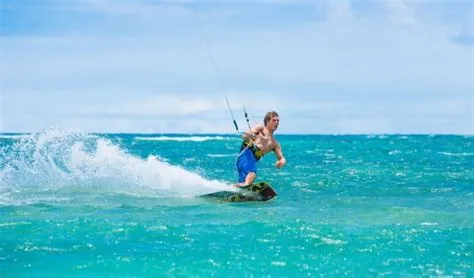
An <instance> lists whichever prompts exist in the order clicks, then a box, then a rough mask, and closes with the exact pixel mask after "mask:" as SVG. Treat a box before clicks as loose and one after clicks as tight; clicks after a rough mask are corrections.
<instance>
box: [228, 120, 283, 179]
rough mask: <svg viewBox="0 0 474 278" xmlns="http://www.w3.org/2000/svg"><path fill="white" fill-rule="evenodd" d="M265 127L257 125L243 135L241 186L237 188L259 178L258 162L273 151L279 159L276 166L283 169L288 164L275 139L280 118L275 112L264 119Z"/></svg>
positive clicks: (239, 156)
mask: <svg viewBox="0 0 474 278" xmlns="http://www.w3.org/2000/svg"><path fill="white" fill-rule="evenodd" d="M263 123H264V125H263V126H262V125H261V124H258V125H256V126H255V127H254V128H252V130H251V131H246V132H244V134H243V135H242V139H244V141H243V143H242V147H241V149H240V153H239V155H238V157H237V163H236V164H237V165H236V166H237V172H238V173H239V184H238V185H237V186H245V185H250V184H252V183H253V182H254V181H255V178H256V177H257V161H258V160H260V158H262V157H263V156H264V155H265V154H267V153H269V152H271V151H273V152H275V155H276V157H277V162H276V163H275V166H276V167H277V168H281V167H282V166H283V165H285V164H286V159H285V157H284V156H283V152H282V151H281V146H280V143H278V142H277V141H276V140H275V138H273V133H274V132H275V131H276V130H277V128H278V124H279V123H280V118H279V117H278V113H277V112H275V111H272V112H268V113H267V114H266V115H265V118H264V119H263Z"/></svg>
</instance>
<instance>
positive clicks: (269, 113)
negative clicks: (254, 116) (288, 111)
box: [263, 111, 279, 125]
mask: <svg viewBox="0 0 474 278" xmlns="http://www.w3.org/2000/svg"><path fill="white" fill-rule="evenodd" d="M273 117H279V116H278V113H277V112H275V111H270V112H268V113H267V114H266V115H265V118H263V125H267V123H268V122H269V121H270V120H271V119H272V118H273Z"/></svg>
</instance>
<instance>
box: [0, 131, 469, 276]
mask: <svg viewBox="0 0 474 278" xmlns="http://www.w3.org/2000/svg"><path fill="white" fill-rule="evenodd" d="M276 137H277V139H278V140H279V141H280V143H281V145H282V148H283V152H284V154H285V156H286V158H287V161H288V163H287V165H286V166H285V167H284V168H282V169H276V168H275V167H274V163H275V156H274V155H273V154H268V155H267V156H265V157H264V158H263V159H262V161H260V162H259V169H258V180H262V181H268V182H269V183H270V184H271V185H272V186H273V187H274V188H275V190H276V191H277V192H278V197H277V198H276V199H273V200H271V201H269V202H248V203H222V202H218V201H217V200H209V199H203V198H199V197H198V196H199V195H201V194H205V193H210V192H215V191H219V190H223V189H229V188H231V187H230V184H232V183H234V182H235V181H236V179H237V173H236V170H235V166H234V165H235V157H236V154H237V151H238V149H239V146H240V143H241V141H240V139H239V138H238V136H237V135H215V134H214V135H213V134H208V135H180V134H152V135H150V134H146V135H145V134H84V133H79V132H74V131H65V130H47V131H44V132H41V133H35V134H0V216H1V217H0V277H60V276H63V277H310V276H323V277H340V276H349V277H367V276H369V277H374V276H388V277H400V276H401V277H406V276H411V277H413V276H453V277H473V276H474V170H473V169H474V168H473V166H474V137H472V136H447V135H444V136H443V135H431V136H428V135H359V136H355V135H354V136H346V135H278V134H277V135H276Z"/></svg>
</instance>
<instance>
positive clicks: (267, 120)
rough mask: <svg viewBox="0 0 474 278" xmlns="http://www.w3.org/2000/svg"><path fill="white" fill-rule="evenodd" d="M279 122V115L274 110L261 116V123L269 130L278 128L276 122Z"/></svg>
mask: <svg viewBox="0 0 474 278" xmlns="http://www.w3.org/2000/svg"><path fill="white" fill-rule="evenodd" d="M279 123H280V117H279V116H278V113H277V112H275V111H270V112H268V113H267V114H266V115H265V117H264V118H263V124H264V125H265V127H266V128H268V129H270V130H276V129H277V128H278V124H279Z"/></svg>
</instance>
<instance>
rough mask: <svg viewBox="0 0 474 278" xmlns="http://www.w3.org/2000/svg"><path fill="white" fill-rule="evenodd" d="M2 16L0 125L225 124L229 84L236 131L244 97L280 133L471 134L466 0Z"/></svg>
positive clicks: (121, 2) (470, 18)
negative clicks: (273, 119)
mask: <svg viewBox="0 0 474 278" xmlns="http://www.w3.org/2000/svg"><path fill="white" fill-rule="evenodd" d="M1 13H2V14H1V26H2V28H1V30H0V32H1V33H0V35H1V37H0V49H1V57H0V63H1V64H0V65H1V74H0V82H1V83H0V86H1V87H0V89H1V98H0V109H1V111H0V132H30V131H41V130H43V129H46V128H49V127H59V128H67V129H79V130H82V131H90V132H146V133H148V132H157V133H232V132H233V131H234V130H233V125H232V119H231V117H230V114H229V112H228V110H227V106H226V102H225V98H224V96H225V95H227V97H228V99H229V101H230V103H231V105H232V108H233V111H234V114H235V116H236V118H237V121H238V122H239V126H240V128H241V129H242V130H243V129H245V126H246V124H245V121H244V118H243V112H242V107H243V105H245V106H246V108H247V111H248V112H249V113H251V114H252V116H253V117H254V118H256V119H257V120H258V121H260V120H261V118H262V117H263V115H264V114H265V112H266V111H269V110H276V111H278V112H279V113H280V117H281V126H280V130H279V132H280V133H317V134H319V133H322V134H328V133H329V134H334V133H337V134H341V133H344V134H360V133H370V134H372V133H417V134H420V133H423V134H425V133H427V134H433V133H441V134H446V133H448V134H474V120H473V118H474V5H473V4H472V2H471V1H467V0H446V1H440V0H435V1H423V0H386V1H382V0H380V1H379V0H377V1H376V0H368V1H362V0H358V1H348V0H338V1H329V0H320V1H289V0H288V1H285V0H273V1H272V0H266V1H264V0H261V1H248V0H245V1H192V0H187V1H186V0H181V1H178V0H176V1H152V0H141V1H139V0H116V1H111V0H110V1H108V0H67V1H66V0H37V1H30V0H28V1H26V0H20V1H2V6H1ZM199 22H201V23H202V26H203V28H204V32H203V31H202V30H201V28H200V25H199ZM206 38H207V42H208V44H209V46H210V54H211V56H212V58H213V59H214V61H215V65H216V67H217V71H218V73H219V74H217V73H216V70H215V69H214V67H213V64H212V61H211V59H210V57H209V52H208V50H207V47H206ZM218 76H219V78H218Z"/></svg>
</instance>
